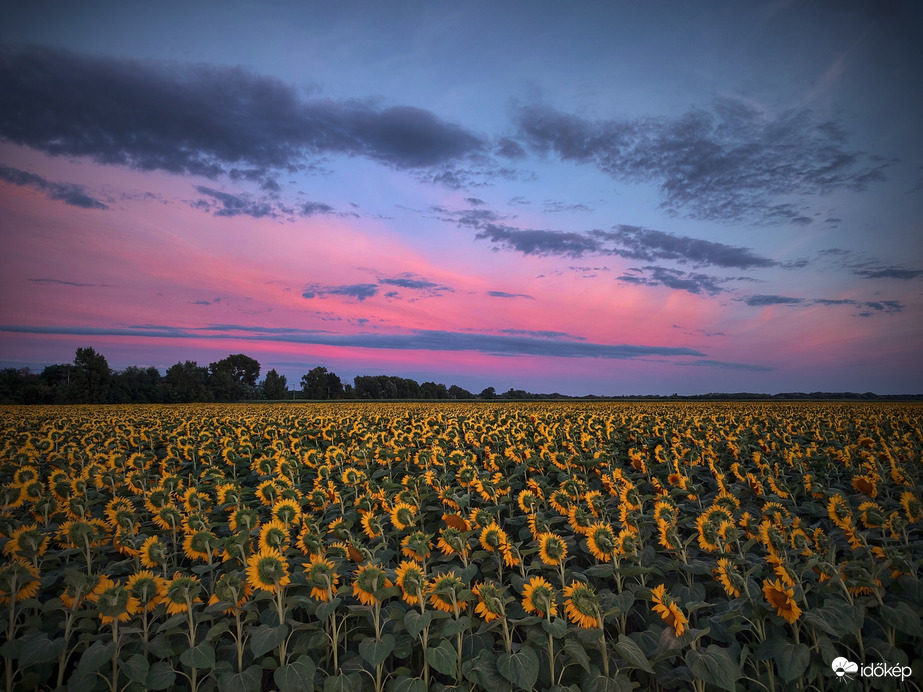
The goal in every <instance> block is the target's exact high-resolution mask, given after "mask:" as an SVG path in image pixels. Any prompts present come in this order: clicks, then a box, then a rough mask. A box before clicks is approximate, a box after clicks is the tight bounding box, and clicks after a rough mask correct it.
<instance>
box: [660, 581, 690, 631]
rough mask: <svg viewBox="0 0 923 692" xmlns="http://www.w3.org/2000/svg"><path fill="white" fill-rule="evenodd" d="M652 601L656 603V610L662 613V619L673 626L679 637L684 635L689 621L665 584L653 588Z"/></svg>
mask: <svg viewBox="0 0 923 692" xmlns="http://www.w3.org/2000/svg"><path fill="white" fill-rule="evenodd" d="M651 602H652V603H653V604H654V607H653V610H654V612H655V613H657V614H658V615H660V619H661V620H663V621H664V622H665V623H666V624H667V625H668V626H669V627H672V628H673V632H674V633H675V634H676V636H677V637H679V636H682V634H683V632H685V631H686V625H687V624H689V621H688V620H687V619H686V616H685V615H683V611H682V610H680V608H679V606H678V605H676V603H675V602H674V601H673V599H672V598H670V596H668V595H667V593H666V587H665V586H664V585H663V584H660V585H659V586H657V587H655V588H653V589H651Z"/></svg>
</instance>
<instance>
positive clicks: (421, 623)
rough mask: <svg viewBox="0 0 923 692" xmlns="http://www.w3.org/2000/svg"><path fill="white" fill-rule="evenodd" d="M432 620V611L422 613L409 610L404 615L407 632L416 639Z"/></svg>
mask: <svg viewBox="0 0 923 692" xmlns="http://www.w3.org/2000/svg"><path fill="white" fill-rule="evenodd" d="M432 621H433V614H432V612H426V613H420V612H418V611H416V610H408V611H407V614H406V615H405V616H404V627H405V628H406V630H407V634H409V635H410V636H411V637H413V638H414V639H416V638H417V637H419V636H420V632H422V631H423V630H424V629H425V628H426V627H429V623H431V622H432Z"/></svg>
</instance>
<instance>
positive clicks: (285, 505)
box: [271, 499, 301, 526]
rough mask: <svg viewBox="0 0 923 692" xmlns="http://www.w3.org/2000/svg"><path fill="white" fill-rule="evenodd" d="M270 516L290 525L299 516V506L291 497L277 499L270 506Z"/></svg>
mask: <svg viewBox="0 0 923 692" xmlns="http://www.w3.org/2000/svg"><path fill="white" fill-rule="evenodd" d="M271 514H272V518H273V519H274V520H276V521H279V522H281V523H283V524H285V525H286V526H291V525H292V524H294V523H296V522H297V521H298V519H300V518H301V506H300V505H299V504H298V503H297V502H295V500H292V499H284V500H279V501H278V502H276V504H274V505H273V506H272V510H271Z"/></svg>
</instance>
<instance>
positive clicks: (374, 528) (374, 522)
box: [362, 512, 385, 540]
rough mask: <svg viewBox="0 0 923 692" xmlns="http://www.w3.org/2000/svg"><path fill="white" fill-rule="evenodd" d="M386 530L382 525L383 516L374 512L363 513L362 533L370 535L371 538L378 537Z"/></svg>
mask: <svg viewBox="0 0 923 692" xmlns="http://www.w3.org/2000/svg"><path fill="white" fill-rule="evenodd" d="M384 532H385V527H384V526H383V525H382V521H381V517H379V516H377V515H375V513H374V512H363V513H362V533H364V534H365V535H366V536H368V538H369V540H371V539H373V538H378V537H379V536H381V535H383V534H384Z"/></svg>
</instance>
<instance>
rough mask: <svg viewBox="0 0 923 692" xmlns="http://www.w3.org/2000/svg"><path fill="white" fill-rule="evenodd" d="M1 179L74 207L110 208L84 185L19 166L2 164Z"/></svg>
mask: <svg viewBox="0 0 923 692" xmlns="http://www.w3.org/2000/svg"><path fill="white" fill-rule="evenodd" d="M0 117H2V116H0ZM0 180H2V181H4V182H7V183H10V184H11V185H18V186H20V187H29V188H32V189H33V190H38V191H39V192H41V193H44V194H45V196H47V197H48V198H49V199H53V200H56V201H58V202H64V204H69V205H70V206H72V207H80V208H81V209H108V208H109V206H108V205H106V204H103V203H102V202H100V201H99V200H98V199H96V198H95V197H92V196H90V195H89V194H87V191H86V188H85V187H84V186H83V185H77V184H76V183H56V182H52V181H50V180H47V179H45V178H43V177H42V176H40V175H36V174H35V173H29V172H28V171H22V170H20V169H18V168H11V167H10V166H3V165H0Z"/></svg>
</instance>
